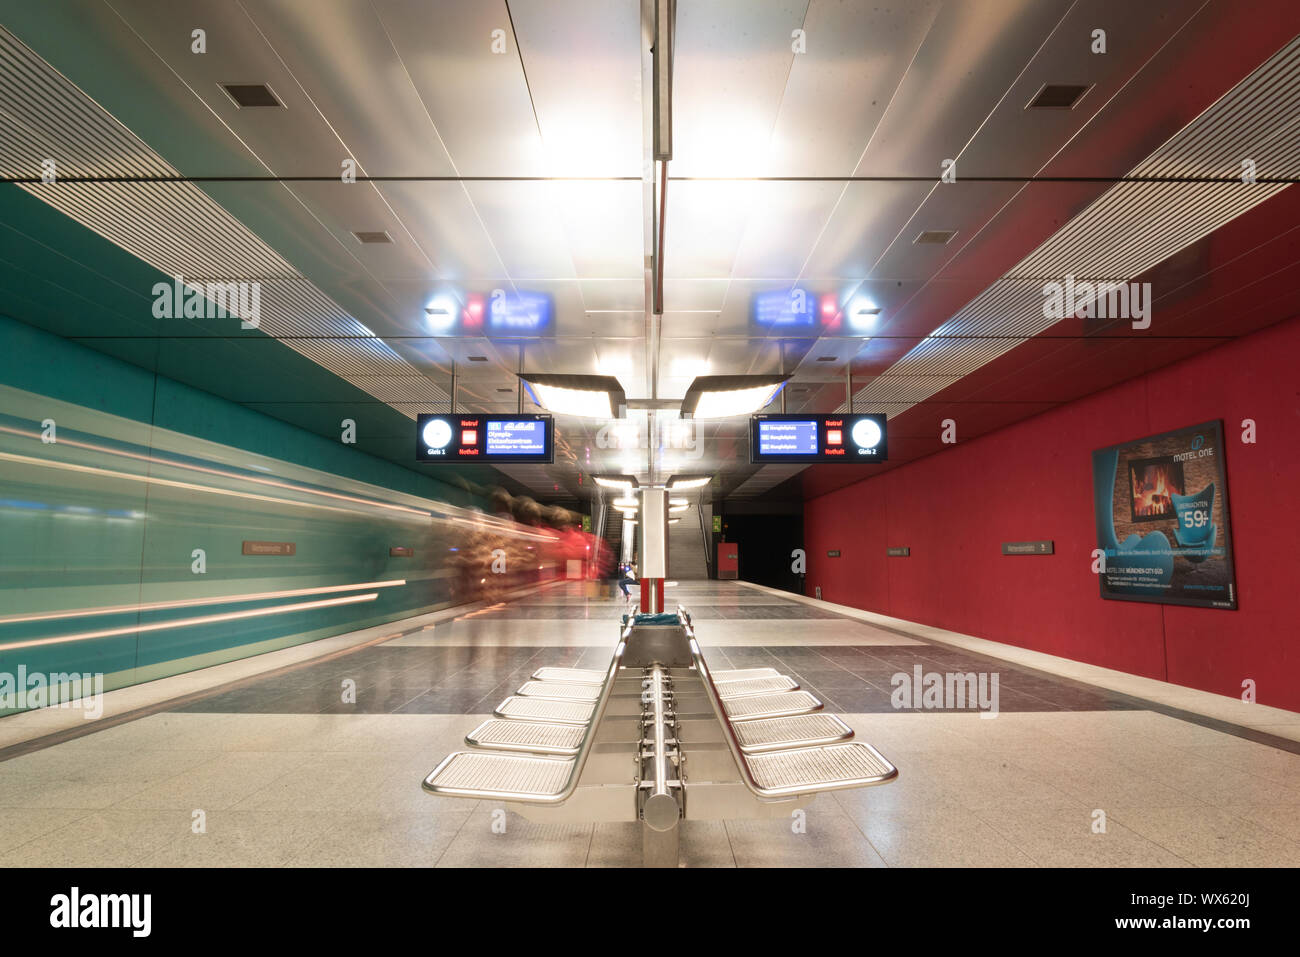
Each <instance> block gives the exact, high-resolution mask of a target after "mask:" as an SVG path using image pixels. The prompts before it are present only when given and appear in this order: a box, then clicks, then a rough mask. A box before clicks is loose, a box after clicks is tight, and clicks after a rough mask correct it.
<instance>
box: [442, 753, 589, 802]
mask: <svg viewBox="0 0 1300 957" xmlns="http://www.w3.org/2000/svg"><path fill="white" fill-rule="evenodd" d="M573 763H574V759H573V758H543V757H532V756H526V755H522V754H500V753H497V752H493V751H456V752H454V753H452V754H450V755H448V756H447V757H446V758H444V759H443V761H442V763H441V764H439V765H438V766H437V767H436V768H434V769H433V771H431V772H430V773H429V776H428V777H427V778H425V779H424V789H425V790H426V791H430V792H432V793H434V794H448V795H456V796H457V797H479V798H491V799H496V800H503V801H508V800H511V799H512V798H513V799H522V800H527V799H529V798H533V799H536V798H541V797H551V796H554V795H558V794H560V793H561V792H562V791H563V790H564V786H565V784H566V783H567V782H568V780H569V772H570V771H571V770H572V769H573Z"/></svg>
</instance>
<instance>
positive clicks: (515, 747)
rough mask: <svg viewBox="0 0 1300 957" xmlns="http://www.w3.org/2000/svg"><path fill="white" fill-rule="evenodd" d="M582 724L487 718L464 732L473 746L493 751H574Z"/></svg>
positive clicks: (552, 752)
mask: <svg viewBox="0 0 1300 957" xmlns="http://www.w3.org/2000/svg"><path fill="white" fill-rule="evenodd" d="M584 730H585V729H584V726H583V725H581V724H548V723H546V722H543V721H514V720H511V719H509V718H488V719H487V720H486V721H484V722H483V723H482V724H480V725H479V726H478V727H477V728H475V729H474V730H473V731H471V732H470V733H469V734H467V735H465V743H466V744H468V745H469V746H470V747H472V748H488V749H491V750H495V751H526V752H529V753H531V754H559V755H571V754H577V753H578V749H579V748H580V747H581V746H582V734H583V731H584Z"/></svg>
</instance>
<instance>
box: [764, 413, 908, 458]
mask: <svg viewBox="0 0 1300 957" xmlns="http://www.w3.org/2000/svg"><path fill="white" fill-rule="evenodd" d="M888 457H889V443H888V440H887V436H886V434H885V417H884V416H883V415H880V414H877V413H869V414H863V415H802V414H798V413H795V414H788V415H785V414H783V415H752V416H750V417H749V461H750V462H751V463H754V464H759V463H764V462H785V463H814V462H858V463H862V462H884V461H885V460H886V459H887V458H888Z"/></svg>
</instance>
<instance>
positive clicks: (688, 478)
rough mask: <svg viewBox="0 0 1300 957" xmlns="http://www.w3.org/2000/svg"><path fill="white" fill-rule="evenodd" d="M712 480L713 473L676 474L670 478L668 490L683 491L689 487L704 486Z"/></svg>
mask: <svg viewBox="0 0 1300 957" xmlns="http://www.w3.org/2000/svg"><path fill="white" fill-rule="evenodd" d="M712 481H713V476H711V475H674V476H672V477H671V478H670V479H668V491H670V492H681V491H685V490H686V489H688V488H703V487H704V486H705V485H708V484H709V483H710V482H712Z"/></svg>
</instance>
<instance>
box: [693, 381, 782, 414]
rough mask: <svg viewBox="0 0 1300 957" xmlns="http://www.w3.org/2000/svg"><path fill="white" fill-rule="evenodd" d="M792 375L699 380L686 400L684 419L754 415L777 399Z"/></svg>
mask: <svg viewBox="0 0 1300 957" xmlns="http://www.w3.org/2000/svg"><path fill="white" fill-rule="evenodd" d="M789 378H790V376H788V375H706V376H699V377H698V378H696V380H695V381H694V382H692V383H691V387H690V388H689V389H687V390H686V397H685V398H683V399H682V415H693V416H694V417H695V418H697V419H721V418H728V417H731V416H737V415H750V414H751V413H754V412H758V411H759V410H761V409H763V408H765V407H766V406H767V404H768V403H769V402H771V401H772V400H773V399H774V398H776V394H777V393H778V392H780V391H781V387H782V386H784V385H785V384H786V382H787V381H788V380H789Z"/></svg>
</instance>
